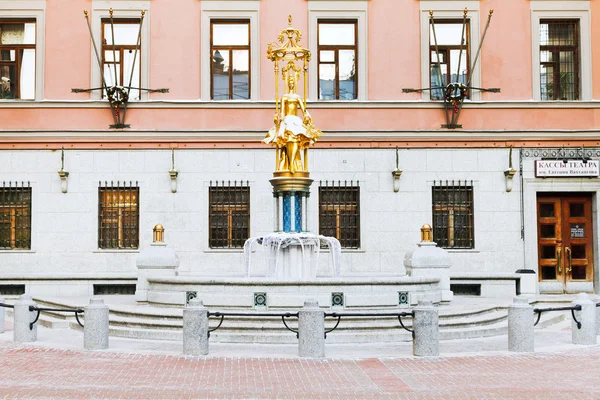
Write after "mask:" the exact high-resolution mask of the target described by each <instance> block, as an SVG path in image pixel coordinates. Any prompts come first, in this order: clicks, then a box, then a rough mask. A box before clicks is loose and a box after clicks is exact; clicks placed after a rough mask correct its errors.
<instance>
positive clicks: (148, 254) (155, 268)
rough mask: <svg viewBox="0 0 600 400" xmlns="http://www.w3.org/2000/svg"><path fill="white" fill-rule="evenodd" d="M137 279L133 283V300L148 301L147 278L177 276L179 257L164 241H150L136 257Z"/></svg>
mask: <svg viewBox="0 0 600 400" xmlns="http://www.w3.org/2000/svg"><path fill="white" fill-rule="evenodd" d="M136 265H137V269H138V279H137V282H136V285H135V300H136V301H137V302H138V303H146V302H148V280H147V278H148V277H150V276H152V277H157V276H160V277H170V276H177V268H178V267H179V257H178V256H177V253H176V252H175V250H174V249H171V248H168V247H167V244H166V243H165V242H154V243H150V245H149V246H148V247H146V248H145V249H143V250H142V251H141V252H140V254H139V255H138V257H137V260H136Z"/></svg>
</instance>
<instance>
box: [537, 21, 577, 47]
mask: <svg viewBox="0 0 600 400" xmlns="http://www.w3.org/2000/svg"><path fill="white" fill-rule="evenodd" d="M540 45H541V46H574V45H577V37H576V35H575V22H568V21H560V22H544V21H542V22H541V23H540Z"/></svg>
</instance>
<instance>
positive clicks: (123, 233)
mask: <svg viewBox="0 0 600 400" xmlns="http://www.w3.org/2000/svg"><path fill="white" fill-rule="evenodd" d="M139 194H140V189H139V188H138V187H137V183H136V185H135V186H133V185H132V184H131V182H130V183H129V186H126V185H125V184H123V185H120V184H119V183H118V182H117V186H113V185H112V182H111V185H110V186H108V185H107V183H106V182H105V184H104V186H102V185H100V187H99V188H98V247H99V248H101V249H137V248H138V245H139V222H140V214H139Z"/></svg>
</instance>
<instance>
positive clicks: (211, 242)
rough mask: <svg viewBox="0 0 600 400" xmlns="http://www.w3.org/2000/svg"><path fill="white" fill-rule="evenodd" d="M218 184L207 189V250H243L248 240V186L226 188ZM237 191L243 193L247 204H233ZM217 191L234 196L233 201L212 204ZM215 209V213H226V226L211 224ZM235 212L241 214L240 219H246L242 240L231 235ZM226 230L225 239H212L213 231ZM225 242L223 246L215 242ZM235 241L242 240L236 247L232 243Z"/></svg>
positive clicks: (227, 200)
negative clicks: (244, 233)
mask: <svg viewBox="0 0 600 400" xmlns="http://www.w3.org/2000/svg"><path fill="white" fill-rule="evenodd" d="M219 183H220V182H217V184H216V185H213V184H211V185H210V186H209V187H208V248H209V249H211V250H240V249H243V248H244V243H245V242H246V240H247V239H248V238H250V185H249V184H248V183H246V184H244V183H241V185H240V186H236V185H234V186H231V185H227V186H224V185H223V186H221V185H219ZM236 190H237V191H243V192H245V196H246V199H247V203H245V204H244V203H241V202H240V203H239V204H238V203H236V202H235V193H236ZM219 191H223V192H224V195H225V196H227V195H231V194H233V195H234V198H233V201H229V200H230V199H226V201H225V202H224V203H222V204H219V203H217V202H215V203H213V196H214V195H216V194H217V192H219ZM215 209H216V212H223V211H225V212H226V213H227V224H226V226H217V225H218V223H217V224H213V217H214V216H215ZM236 211H240V212H242V217H246V218H245V220H246V230H247V231H246V235H245V236H246V238H244V239H243V240H242V239H240V238H234V235H233V231H234V229H235V227H234V224H233V219H234V214H235V212H236ZM223 228H226V229H227V238H214V237H213V234H212V233H213V230H215V229H223ZM224 239H225V240H226V241H227V244H226V245H225V246H222V245H218V244H217V243H216V242H219V241H223V240H224ZM236 240H242V242H241V243H240V245H236V244H235V243H234V241H236Z"/></svg>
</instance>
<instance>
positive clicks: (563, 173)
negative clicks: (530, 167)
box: [535, 160, 600, 178]
mask: <svg viewBox="0 0 600 400" xmlns="http://www.w3.org/2000/svg"><path fill="white" fill-rule="evenodd" d="M535 176H536V177H537V178H576V177H592V178H597V177H598V176H600V160H588V161H587V162H586V163H584V162H583V161H581V160H567V162H566V163H565V162H564V161H563V160H536V161H535Z"/></svg>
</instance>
